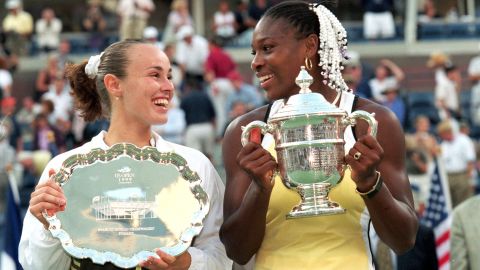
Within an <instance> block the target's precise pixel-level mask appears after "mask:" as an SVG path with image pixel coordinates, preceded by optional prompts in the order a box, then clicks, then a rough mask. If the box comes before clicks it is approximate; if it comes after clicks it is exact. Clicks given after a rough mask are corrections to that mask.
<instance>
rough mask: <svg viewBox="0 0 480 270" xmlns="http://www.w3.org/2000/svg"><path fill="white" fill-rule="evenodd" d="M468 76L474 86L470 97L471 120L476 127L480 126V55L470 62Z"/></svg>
mask: <svg viewBox="0 0 480 270" xmlns="http://www.w3.org/2000/svg"><path fill="white" fill-rule="evenodd" d="M468 76H469V79H470V81H471V82H472V84H473V87H472V91H471V95H470V118H471V120H472V123H473V124H474V125H476V126H480V55H478V56H475V57H474V58H472V59H471V60H470V63H469V65H468Z"/></svg>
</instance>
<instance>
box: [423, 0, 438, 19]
mask: <svg viewBox="0 0 480 270" xmlns="http://www.w3.org/2000/svg"><path fill="white" fill-rule="evenodd" d="M418 3H419V4H420V5H421V7H420V8H419V10H420V11H421V12H420V14H419V16H418V21H419V22H420V23H426V22H429V21H431V20H432V19H434V18H438V17H439V15H438V12H437V8H436V6H435V2H434V1H433V0H424V1H419V2H418Z"/></svg>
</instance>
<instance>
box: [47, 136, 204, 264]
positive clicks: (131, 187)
mask: <svg viewBox="0 0 480 270" xmlns="http://www.w3.org/2000/svg"><path fill="white" fill-rule="evenodd" d="M54 179H55V181H56V182H57V183H59V184H60V186H61V187H62V189H63V192H64V194H65V197H66V198H67V207H66V209H65V211H63V212H59V213H57V214H56V215H53V216H51V217H47V221H48V222H49V224H50V226H49V230H50V231H51V233H52V235H53V236H54V237H56V238H58V239H59V240H60V241H61V243H62V246H63V248H64V249H65V251H66V252H67V253H68V254H70V255H71V256H73V257H75V258H79V259H84V258H90V259H91V260H92V261H93V262H94V263H97V264H105V263H106V262H111V263H113V264H114V265H116V266H118V267H123V268H131V267H135V266H136V265H138V263H139V262H141V261H143V260H145V259H147V258H148V257H149V256H157V255H156V253H155V252H154V251H155V249H157V248H160V249H161V250H163V251H164V252H166V253H168V254H170V255H173V256H177V255H180V254H182V253H183V252H185V250H186V249H187V248H188V247H189V246H190V245H191V242H192V239H193V238H194V237H195V236H197V235H198V234H199V233H200V231H201V230H202V228H203V219H204V218H205V216H206V215H207V213H208V211H209V207H210V202H209V199H208V195H207V194H206V192H205V191H204V190H203V188H202V187H201V186H200V183H201V181H202V180H201V179H200V177H199V176H198V174H197V173H196V172H194V171H192V170H191V169H190V168H189V167H188V165H187V162H186V160H185V159H184V158H183V157H181V156H180V155H178V154H176V153H172V152H159V151H158V150H157V149H156V148H154V147H144V148H138V147H136V146H134V145H132V144H116V145H113V146H112V147H111V148H109V149H108V150H102V149H99V148H96V149H92V150H91V151H90V152H89V153H87V154H76V155H73V156H71V157H70V158H68V159H66V160H65V161H64V162H63V165H62V168H61V169H60V170H59V172H58V173H57V174H55V175H54Z"/></svg>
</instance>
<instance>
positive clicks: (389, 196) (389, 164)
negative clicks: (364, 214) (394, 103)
mask: <svg viewBox="0 0 480 270" xmlns="http://www.w3.org/2000/svg"><path fill="white" fill-rule="evenodd" d="M357 109H362V110H366V111H369V112H375V114H376V115H375V118H376V119H377V121H378V122H379V123H378V134H377V137H376V139H375V138H374V137H372V136H370V135H364V134H366V133H367V128H368V127H367V125H366V124H365V123H364V122H363V121H359V123H358V125H357V128H356V130H355V131H356V135H357V138H358V141H357V142H356V143H355V145H354V148H352V149H351V150H350V153H349V155H347V156H346V157H345V160H346V161H347V163H348V164H349V165H350V166H351V168H352V179H353V180H354V181H355V182H356V184H357V188H358V190H360V191H362V192H365V191H368V190H370V189H371V188H372V187H373V185H374V184H375V182H376V179H377V174H376V172H375V170H376V171H378V172H380V174H381V178H382V180H383V182H384V184H383V186H382V188H381V189H380V191H379V192H378V193H377V194H376V195H375V196H374V197H373V198H364V201H365V204H366V206H367V208H368V211H369V212H370V216H371V219H372V223H373V226H374V227H375V230H376V232H377V233H378V235H379V236H380V238H381V239H382V240H383V241H384V242H385V243H386V244H387V245H389V246H390V247H391V248H392V249H393V250H394V251H395V252H396V253H398V254H400V253H404V252H406V251H408V250H409V249H411V248H412V247H413V245H414V244H415V236H416V232H417V228H418V219H417V216H416V214H415V210H414V207H413V196H412V192H411V189H410V184H409V180H408V177H407V174H406V171H405V139H404V138H405V137H404V134H403V130H402V128H401V126H400V124H399V123H398V120H396V118H395V116H394V115H393V113H391V112H390V111H388V110H387V109H386V108H384V107H382V106H379V105H376V104H373V103H372V102H370V101H366V100H360V101H359V108H357ZM357 150H359V151H361V152H362V157H361V159H360V160H355V159H354V158H353V156H352V155H353V154H354V153H355V152H356V151H357Z"/></svg>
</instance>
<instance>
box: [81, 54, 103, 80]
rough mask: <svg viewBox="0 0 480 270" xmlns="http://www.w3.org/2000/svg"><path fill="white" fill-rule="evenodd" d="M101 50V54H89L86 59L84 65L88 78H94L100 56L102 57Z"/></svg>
mask: <svg viewBox="0 0 480 270" xmlns="http://www.w3.org/2000/svg"><path fill="white" fill-rule="evenodd" d="M102 55H103V52H102V53H101V54H97V55H93V56H90V58H89V59H88V63H87V65H86V66H85V74H87V76H88V78H90V79H95V77H96V76H97V73H98V66H99V65H100V58H101V57H102Z"/></svg>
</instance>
